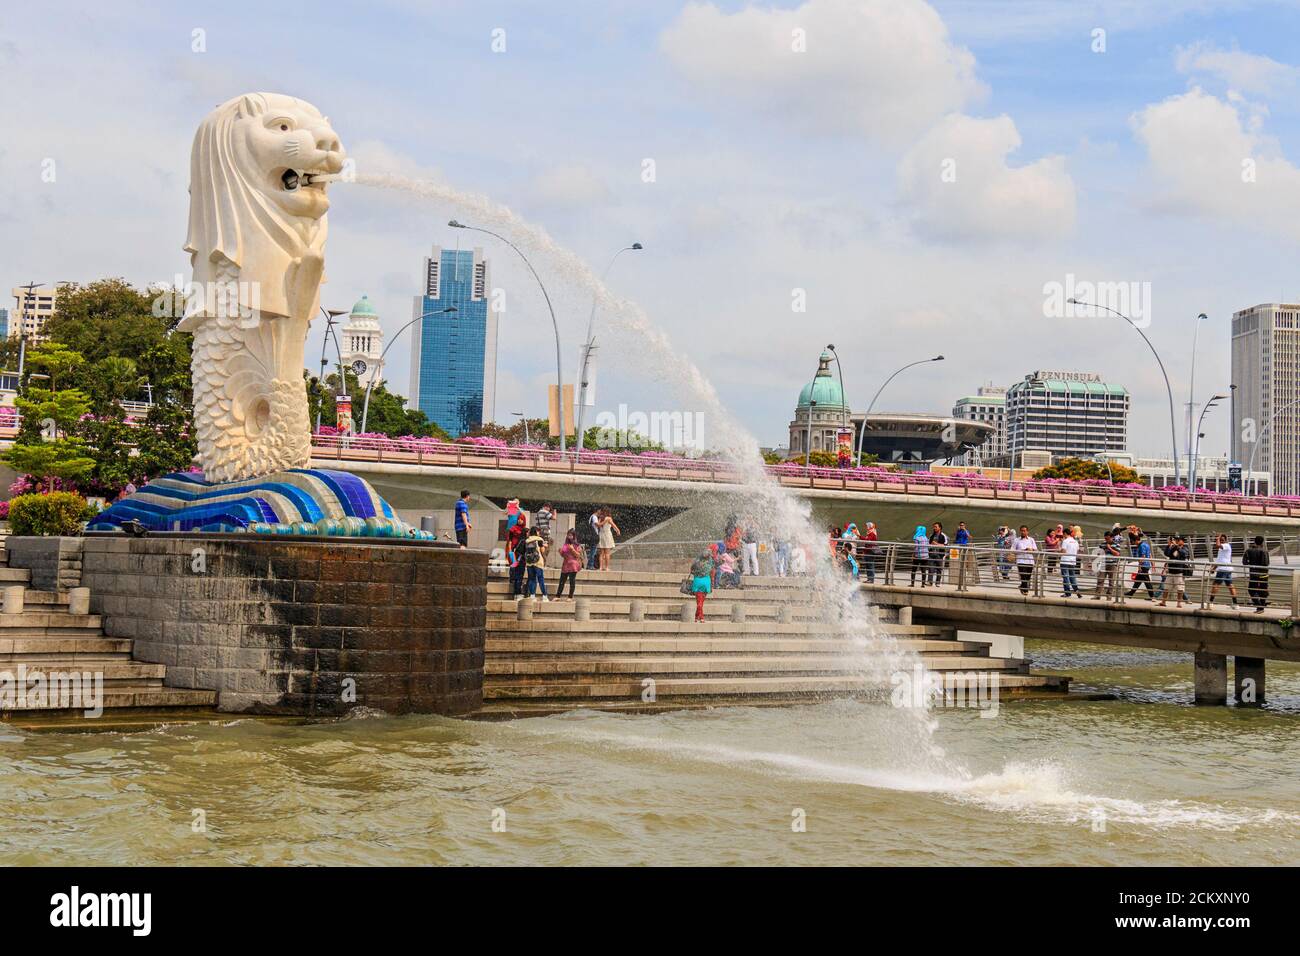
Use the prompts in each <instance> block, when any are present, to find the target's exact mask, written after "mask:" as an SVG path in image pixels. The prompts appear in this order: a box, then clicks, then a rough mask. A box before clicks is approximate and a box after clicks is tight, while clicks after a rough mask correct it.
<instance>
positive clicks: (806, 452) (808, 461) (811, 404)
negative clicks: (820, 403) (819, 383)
mask: <svg viewBox="0 0 1300 956" xmlns="http://www.w3.org/2000/svg"><path fill="white" fill-rule="evenodd" d="M813 381H816V379H813ZM816 407H817V399H815V398H813V397H812V394H811V392H810V393H809V395H808V437H807V438H806V439H804V449H803V466H804V468H811V467H812V419H813V409H815V408H816Z"/></svg>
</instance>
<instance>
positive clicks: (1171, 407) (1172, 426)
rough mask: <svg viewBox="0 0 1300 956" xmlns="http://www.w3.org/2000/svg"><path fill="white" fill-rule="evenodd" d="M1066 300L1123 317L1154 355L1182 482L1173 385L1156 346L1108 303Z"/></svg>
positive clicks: (1176, 479) (1178, 481)
mask: <svg viewBox="0 0 1300 956" xmlns="http://www.w3.org/2000/svg"><path fill="white" fill-rule="evenodd" d="M1067 301H1069V302H1070V303H1072V304H1073V305H1081V306H1084V307H1085V308H1090V309H1103V310H1104V311H1106V312H1110V313H1112V314H1113V315H1118V316H1119V317H1120V318H1121V319H1123V320H1124V321H1125V322H1127V323H1128V324H1129V325H1131V326H1133V328H1134V329H1135V330H1137V334H1138V335H1140V336H1142V341H1143V342H1145V343H1146V344H1147V348H1149V349H1150V350H1151V354H1152V355H1154V356H1155V357H1156V364H1157V365H1159V366H1160V374H1161V375H1163V376H1164V379H1165V391H1166V392H1168V393H1169V439H1170V442H1171V448H1172V451H1173V453H1174V484H1175V485H1180V484H1182V473H1181V472H1180V471H1179V468H1178V426H1177V424H1175V416H1174V389H1173V386H1171V385H1170V384H1169V373H1168V372H1166V371H1165V363H1164V362H1163V361H1162V360H1161V358H1160V353H1159V352H1157V351H1156V347H1155V346H1154V345H1152V344H1151V340H1150V339H1149V338H1147V334H1146V333H1145V332H1143V331H1142V327H1141V326H1140V325H1138V324H1137V323H1136V322H1134V321H1133V320H1132V319H1130V318H1129V317H1128V316H1127V315H1125V314H1124V313H1123V312H1119V311H1117V310H1115V309H1112V308H1111V307H1110V306H1108V305H1097V304H1096V303H1095V302H1084V301H1083V300H1082V299H1069V300H1067ZM1198 327H1199V326H1198Z"/></svg>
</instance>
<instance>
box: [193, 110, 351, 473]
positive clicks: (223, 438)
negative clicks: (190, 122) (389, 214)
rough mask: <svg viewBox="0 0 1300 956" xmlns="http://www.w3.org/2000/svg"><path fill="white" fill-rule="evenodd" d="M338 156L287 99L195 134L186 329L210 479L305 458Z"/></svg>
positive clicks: (318, 123) (229, 116)
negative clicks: (309, 383) (311, 360)
mask: <svg viewBox="0 0 1300 956" xmlns="http://www.w3.org/2000/svg"><path fill="white" fill-rule="evenodd" d="M343 156H344V154H343V147H342V146H341V145H340V144H339V138H338V136H337V135H335V133H334V130H333V129H332V128H331V127H330V124H329V120H328V119H326V118H325V117H324V116H322V115H321V113H320V111H319V110H318V109H316V107H314V106H312V105H311V104H310V103H306V102H304V101H303V100H300V99H296V98H295V97H292V96H285V95H283V94H280V93H248V94H246V95H244V96H237V97H235V98H234V99H232V100H229V101H227V102H225V103H223V104H222V105H221V106H218V107H217V108H216V109H215V110H213V111H212V112H211V113H209V114H208V116H207V118H206V119H204V120H203V122H202V124H201V125H200V126H199V129H198V132H197V133H196V134H195V136H194V148H193V152H192V153H191V156H190V223H189V236H188V238H187V239H186V241H185V251H186V252H188V253H189V254H190V262H191V264H192V265H193V268H194V283H193V285H192V286H191V295H190V298H189V299H188V301H187V307H186V315H185V318H184V319H183V320H182V321H181V323H180V326H179V328H180V329H181V330H182V331H185V332H193V333H194V358H193V364H192V370H193V379H194V424H195V429H196V432H197V437H198V446H199V463H200V465H201V466H202V468H203V474H204V477H205V478H206V480H207V481H209V482H229V481H235V480H238V479H243V478H251V477H256V476H259V475H267V474H270V473H272V472H278V471H283V470H285V469H289V468H305V467H306V466H307V465H308V463H309V461H310V458H311V424H310V421H309V419H308V414H307V392H306V387H305V385H304V382H303V374H302V373H303V352H304V349H305V346H306V340H307V327H308V324H309V323H310V321H311V319H312V318H313V316H314V315H315V314H316V310H317V307H318V305H319V302H320V284H321V281H322V279H323V272H324V266H325V256H324V253H325V233H326V225H325V212H326V210H327V209H329V198H328V197H327V196H326V188H327V185H326V184H327V183H328V182H329V180H331V179H333V178H336V176H337V174H338V173H339V172H340V171H341V170H342V169H343Z"/></svg>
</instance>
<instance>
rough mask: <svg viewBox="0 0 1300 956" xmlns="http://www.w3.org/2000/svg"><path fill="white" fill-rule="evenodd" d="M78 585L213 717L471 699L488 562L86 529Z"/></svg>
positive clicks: (475, 557) (397, 707) (477, 687)
mask: <svg viewBox="0 0 1300 956" xmlns="http://www.w3.org/2000/svg"><path fill="white" fill-rule="evenodd" d="M82 561H83V569H82V575H81V582H80V583H81V584H84V585H85V586H87V587H89V588H90V595H91V611H92V612H93V613H96V614H102V615H103V616H104V630H105V632H106V633H107V634H108V635H110V636H112V637H127V638H131V639H133V640H134V642H135V644H134V656H135V657H136V658H137V659H139V660H143V661H150V662H155V663H161V664H165V665H167V683H168V684H169V685H172V686H178V687H194V688H201V689H205V690H215V691H217V692H218V693H219V695H220V696H219V702H218V706H219V708H220V709H221V710H229V711H252V712H261V713H291V714H309V715H330V714H341V713H344V712H346V711H348V710H350V709H351V708H353V707H358V706H364V707H373V708H376V709H378V710H383V711H386V712H389V713H439V714H465V713H471V712H473V711H476V710H478V709H479V707H480V706H481V704H482V686H483V640H484V623H485V617H486V590H487V555H486V554H485V553H484V552H481V551H470V550H461V549H459V548H456V547H454V546H449V545H443V544H439V543H435V542H405V541H402V540H391V541H390V540H357V539H350V540H349V539H332V540H319V539H317V540H313V539H311V538H295V537H291V536H283V537H281V536H275V537H267V536H264V535H236V534H150V535H148V536H146V537H142V538H127V537H124V536H123V535H121V534H104V535H94V534H92V535H88V536H87V537H86V538H85V539H84V544H83V547H82Z"/></svg>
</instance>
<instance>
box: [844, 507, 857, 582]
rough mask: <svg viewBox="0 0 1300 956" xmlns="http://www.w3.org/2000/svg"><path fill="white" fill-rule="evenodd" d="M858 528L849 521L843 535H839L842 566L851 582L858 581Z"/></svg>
mask: <svg viewBox="0 0 1300 956" xmlns="http://www.w3.org/2000/svg"><path fill="white" fill-rule="evenodd" d="M858 538H859V535H858V526H857V525H856V524H854V523H853V522H852V521H850V522H849V523H848V524H846V525H845V526H844V533H843V534H841V535H840V541H841V542H843V543H842V544H841V546H840V547H841V548H842V550H843V552H844V564H845V567H846V569H847V570H848V572H849V575H850V577H852V578H853V580H855V581H856V580H857V579H858V556H857V554H856V551H857V547H858V545H857V541H858Z"/></svg>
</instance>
